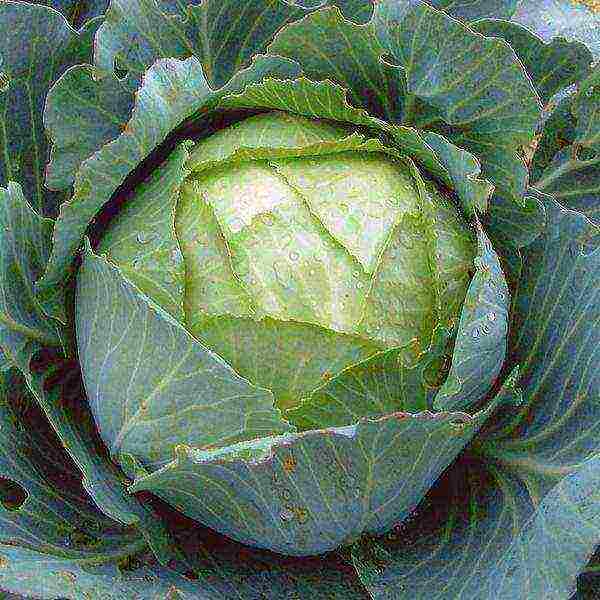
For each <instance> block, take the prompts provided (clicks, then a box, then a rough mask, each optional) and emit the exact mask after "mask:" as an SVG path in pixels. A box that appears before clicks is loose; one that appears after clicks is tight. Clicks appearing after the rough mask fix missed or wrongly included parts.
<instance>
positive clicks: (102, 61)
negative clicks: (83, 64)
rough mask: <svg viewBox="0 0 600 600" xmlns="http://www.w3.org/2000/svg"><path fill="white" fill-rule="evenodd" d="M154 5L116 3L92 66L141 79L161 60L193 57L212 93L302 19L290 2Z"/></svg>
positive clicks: (137, 0)
mask: <svg viewBox="0 0 600 600" xmlns="http://www.w3.org/2000/svg"><path fill="white" fill-rule="evenodd" d="M168 8H171V7H165V6H163V5H162V4H161V3H158V2H156V0H133V1H132V0H115V1H113V2H111V5H110V8H109V10H108V11H107V13H106V21H105V23H104V25H103V26H102V27H101V28H100V31H99V32H98V38H97V52H96V56H95V62H96V65H97V66H98V67H99V68H100V69H102V70H103V71H106V72H112V71H113V68H114V67H115V66H116V67H117V68H118V69H121V70H125V71H128V72H129V73H130V74H131V75H134V74H135V75H138V76H139V75H142V74H143V73H144V72H145V71H146V69H148V68H149V67H150V66H151V65H152V64H153V63H154V62H155V61H157V60H158V59H161V58H167V57H169V58H186V57H189V56H195V57H197V59H198V60H199V61H200V63H201V64H202V68H203V71H204V74H205V76H206V79H207V81H208V83H209V85H211V86H212V87H213V88H215V87H220V86H222V85H224V84H225V83H226V82H227V81H228V80H229V79H231V77H233V76H234V75H236V74H237V73H238V72H239V71H240V70H242V69H244V68H246V67H248V65H249V64H250V62H251V59H252V57H253V56H254V55H256V54H258V53H260V52H263V51H264V49H265V47H266V45H267V43H268V42H269V41H271V39H272V37H273V35H274V34H275V32H276V31H277V30H278V29H280V28H281V27H283V26H284V25H285V24H286V23H288V22H290V21H293V20H296V19H299V18H301V17H302V16H303V15H305V14H306V12H307V9H303V8H301V7H300V6H297V5H295V3H287V2H272V1H265V0H247V1H246V2H243V3H240V2H238V1H237V0H218V1H217V0H206V1H204V2H202V3H201V4H200V5H196V6H194V5H186V4H182V3H179V4H177V5H176V7H175V9H174V10H168Z"/></svg>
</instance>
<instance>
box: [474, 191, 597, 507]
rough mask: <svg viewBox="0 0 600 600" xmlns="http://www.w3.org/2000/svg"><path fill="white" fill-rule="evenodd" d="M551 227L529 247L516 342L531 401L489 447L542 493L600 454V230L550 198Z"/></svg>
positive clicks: (504, 423) (489, 439) (502, 425)
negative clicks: (599, 360) (598, 358)
mask: <svg viewBox="0 0 600 600" xmlns="http://www.w3.org/2000/svg"><path fill="white" fill-rule="evenodd" d="M546 211H547V227H546V230H545V232H544V234H543V235H542V236H540V237H539V238H537V239H536V240H535V241H534V242H533V243H532V244H531V245H530V246H528V247H527V248H525V249H523V250H522V252H523V257H524V261H523V264H524V268H523V272H522V275H521V282H520V285H519V288H518V289H517V292H516V295H515V300H514V306H513V311H514V313H515V315H514V325H513V332H512V336H511V340H510V342H509V347H510V348H511V350H512V360H513V361H515V362H518V363H519V364H520V365H521V371H522V377H521V385H522V387H523V398H524V403H523V405H522V406H521V408H520V409H519V410H518V411H517V412H516V413H515V414H514V415H507V416H506V417H505V418H504V419H503V420H501V421H500V422H499V424H498V425H497V426H496V427H494V428H493V429H492V430H491V431H490V432H489V433H488V434H486V436H482V442H481V444H482V448H483V451H484V452H485V454H486V455H488V456H493V457H495V459H496V460H499V461H502V462H503V463H504V464H506V465H508V466H509V467H510V468H511V469H513V470H515V471H517V472H518V473H520V474H522V477H524V478H526V481H527V484H528V486H529V488H530V490H531V493H532V495H534V497H535V496H536V495H538V494H540V493H541V491H542V490H544V489H546V488H547V487H548V485H551V484H553V483H555V482H556V481H557V480H558V479H559V478H560V477H561V476H563V475H565V474H568V473H571V472H573V471H574V470H575V469H576V468H577V467H578V466H579V465H580V464H581V463H582V462H583V461H584V460H585V459H586V458H587V457H589V456H590V455H592V454H593V453H595V452H597V451H598V449H599V444H598V430H599V428H600V407H599V406H598V403H597V398H598V395H599V394H600V374H599V372H598V370H597V369H595V368H594V366H593V365H594V358H595V355H596V353H597V348H598V345H599V343H600V337H599V336H600V328H598V323H599V322H600V321H599V319H600V302H599V294H600V285H599V283H598V272H599V271H598V270H599V266H600V263H599V260H600V251H599V250H598V241H599V239H600V238H599V237H598V236H599V233H600V232H599V230H598V228H597V227H595V226H593V225H592V224H591V223H590V221H589V220H587V219H586V218H585V217H584V216H582V215H581V214H579V213H575V212H572V211H568V210H566V209H564V208H562V207H561V206H560V205H557V204H556V203H555V202H554V201H552V200H547V201H546Z"/></svg>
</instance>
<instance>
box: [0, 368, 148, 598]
mask: <svg viewBox="0 0 600 600" xmlns="http://www.w3.org/2000/svg"><path fill="white" fill-rule="evenodd" d="M1 379H2V381H1V382H0V418H1V419H2V434H1V436H0V447H1V456H2V459H1V460H0V474H1V482H0V496H1V498H2V500H1V503H2V507H1V508H0V564H1V565H2V575H1V579H0V585H1V586H2V588H4V589H7V588H8V589H11V590H13V591H18V592H19V593H38V592H40V591H42V592H43V595H44V597H57V596H59V595H60V596H64V591H65V587H66V588H71V586H72V587H73V589H80V588H78V585H77V583H76V579H77V575H80V576H83V578H84V579H85V578H86V577H87V578H88V579H97V578H94V577H92V576H90V574H89V573H88V574H86V573H85V571H84V570H83V569H82V568H81V567H82V565H84V564H89V565H91V564H102V563H104V562H111V561H117V560H119V559H120V558H123V557H126V556H128V555H129V554H131V553H134V552H138V551H140V549H143V548H144V547H145V545H146V542H145V540H144V539H143V538H141V537H140V536H139V535H138V533H137V532H136V530H131V529H127V528H124V527H119V526H117V525H116V524H115V523H114V521H112V520H111V519H108V518H107V517H105V516H104V515H102V514H101V513H100V512H99V511H98V510H97V508H96V507H95V506H93V505H92V504H91V502H90V500H89V498H88V496H87V495H86V493H85V492H84V490H83V488H82V487H81V483H80V478H79V473H78V471H77V469H76V467H75V465H73V464H72V463H71V462H70V460H69V457H68V456H67V454H66V453H65V451H64V449H63V448H62V447H61V444H60V442H59V441H58V439H57V438H56V435H55V434H54V432H53V431H52V430H51V428H50V427H49V425H48V423H47V421H46V419H45V417H44V415H43V414H42V413H41V411H40V410H39V409H38V407H37V406H35V404H33V403H32V400H31V399H30V398H29V397H28V395H27V392H26V388H25V385H24V383H23V380H22V379H21V378H19V377H18V376H16V375H15V374H14V372H13V374H5V375H3V376H1ZM25 557H32V558H33V557H35V563H34V564H35V574H33V573H28V572H27V571H28V570H29V569H27V568H26V567H25V564H24V562H25V561H26V560H27V559H25ZM72 570H74V571H75V572H77V575H76V574H75V573H74V572H73V571H72ZM114 571H115V572H116V569H114ZM32 576H33V579H34V580H35V581H36V582H37V585H35V586H33V587H32V586H31V582H30V581H29V579H30V577H32ZM117 579H118V577H117ZM41 581H44V586H43V587H42V585H41ZM95 585H98V581H96V582H95ZM105 589H106V587H105ZM71 597H72V596H71Z"/></svg>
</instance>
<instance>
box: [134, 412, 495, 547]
mask: <svg viewBox="0 0 600 600" xmlns="http://www.w3.org/2000/svg"><path fill="white" fill-rule="evenodd" d="M493 408H494V405H493V404H492V405H490V406H489V407H488V408H486V410H485V411H481V412H479V413H477V414H476V415H474V416H473V417H471V416H470V415H467V414H466V413H438V414H433V413H429V412H427V411H425V412H422V413H418V414H409V413H395V414H392V415H390V416H387V417H384V418H380V419H377V420H363V421H361V422H360V423H359V424H357V425H353V426H348V427H337V428H331V429H325V430H320V431H308V432H305V433H302V434H290V435H285V436H279V437H275V438H263V439H260V440H255V441H252V442H246V443H241V444H237V445H234V446H229V447H227V448H223V449H218V450H194V449H191V448H183V447H181V448H180V449H179V450H178V455H177V458H176V460H175V461H174V462H172V463H170V464H168V465H167V466H165V467H164V468H163V469H161V470H159V471H156V472H155V473H153V474H150V475H148V476H146V477H141V478H139V479H137V480H136V481H135V483H134V484H133V486H132V487H131V488H130V489H131V490H132V491H140V490H148V491H152V492H153V493H155V494H157V495H158V496H160V497H161V498H163V499H164V500H166V501H167V502H169V503H170V504H172V505H173V506H174V507H176V508H177V509H178V510H179V511H181V512H184V513H185V514H187V515H189V516H191V517H193V518H195V519H197V520H199V521H201V522H202V523H205V524H207V525H209V526H210V527H211V528H213V529H216V530H217V531H219V532H222V533H224V534H225V535H227V536H229V537H232V538H234V539H237V540H240V541H242V542H243V543H246V544H250V545H253V546H259V547H265V548H269V549H272V550H275V551H277V552H281V553H284V554H291V555H305V554H317V553H322V552H326V551H328V550H331V549H334V548H336V547H337V546H339V545H340V544H344V543H349V542H351V541H353V540H354V539H356V538H357V537H358V536H360V535H361V534H362V533H363V532H364V531H368V532H379V533H380V532H384V531H386V530H387V529H389V528H390V527H391V525H392V524H393V523H394V522H396V521H399V520H402V519H403V518H404V517H405V516H406V515H407V514H408V513H409V512H410V511H411V510H412V509H413V508H414V506H416V504H417V503H418V502H419V501H420V499H421V498H422V497H423V495H424V494H425V492H426V491H427V490H428V489H429V488H430V487H431V485H432V484H433V482H434V481H435V480H436V479H437V477H438V476H439V474H440V473H441V472H442V471H443V470H444V469H445V468H446V467H447V466H448V464H450V462H451V461H452V460H453V459H454V458H455V457H456V455H457V454H458V452H460V450H461V449H462V448H463V447H464V445H465V444H466V443H467V442H468V440H469V439H471V437H472V436H473V435H475V433H476V431H477V430H478V429H479V427H480V426H481V424H482V423H483V422H484V420H485V419H486V418H487V417H488V415H489V414H490V412H491V411H492V410H493ZM216 507H219V508H218V509H216Z"/></svg>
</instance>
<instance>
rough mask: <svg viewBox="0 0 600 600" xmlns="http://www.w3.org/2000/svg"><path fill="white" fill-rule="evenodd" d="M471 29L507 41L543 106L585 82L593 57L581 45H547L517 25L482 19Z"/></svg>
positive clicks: (558, 40)
mask: <svg viewBox="0 0 600 600" xmlns="http://www.w3.org/2000/svg"><path fill="white" fill-rule="evenodd" d="M471 27H472V28H473V29H474V30H475V31H478V32H479V33H481V34H483V35H485V36H494V37H500V38H502V39H505V40H506V41H507V42H508V43H509V44H510V46H511V48H512V49H513V50H514V51H515V53H516V55H517V56H518V57H519V60H520V61H521V62H522V63H523V65H524V66H525V69H526V70H527V73H529V76H530V77H531V79H532V80H533V84H534V85H535V88H536V90H537V92H538V94H539V96H540V98H541V100H542V102H543V103H544V104H546V103H547V102H548V101H549V100H550V98H552V96H554V94H556V93H557V92H560V91H561V90H563V89H564V88H567V87H569V86H570V85H572V84H573V83H576V82H578V81H580V80H581V79H583V78H584V77H585V76H586V75H587V73H588V71H589V69H590V66H591V63H592V60H593V56H592V53H591V52H590V51H589V49H588V48H587V46H586V45H585V44H583V43H581V42H568V41H567V40H565V39H562V38H554V39H553V40H552V41H551V42H549V43H547V44H546V43H544V42H543V41H542V40H541V39H540V38H539V37H537V36H536V35H534V34H533V33H531V32H530V31H529V30H528V29H526V28H525V27H523V26H521V25H518V24H517V23H511V22H509V21H499V20H491V19H490V20H482V21H478V22H477V23H473V24H472V25H471Z"/></svg>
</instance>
